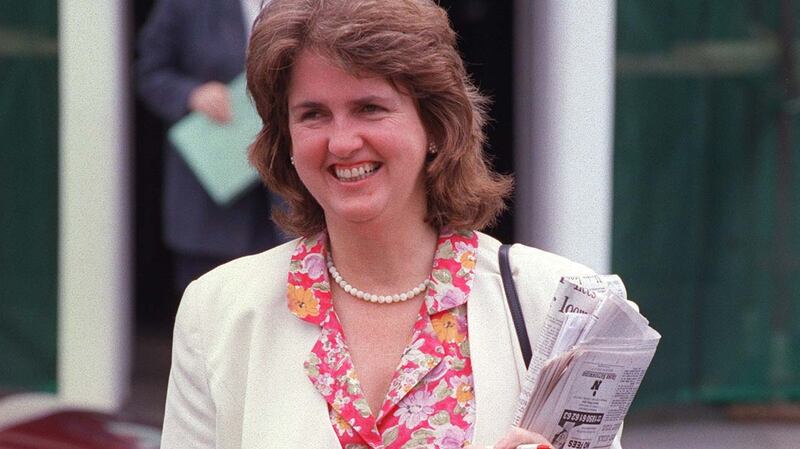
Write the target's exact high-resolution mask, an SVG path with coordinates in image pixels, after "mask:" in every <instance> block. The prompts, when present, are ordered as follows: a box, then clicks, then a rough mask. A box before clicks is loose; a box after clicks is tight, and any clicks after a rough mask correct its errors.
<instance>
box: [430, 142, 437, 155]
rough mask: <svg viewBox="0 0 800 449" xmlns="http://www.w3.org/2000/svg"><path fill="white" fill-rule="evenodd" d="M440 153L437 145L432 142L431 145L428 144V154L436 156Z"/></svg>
mask: <svg viewBox="0 0 800 449" xmlns="http://www.w3.org/2000/svg"><path fill="white" fill-rule="evenodd" d="M438 152H439V148H438V147H437V146H436V144H435V143H433V142H431V143H430V144H428V153H430V154H436V153H438Z"/></svg>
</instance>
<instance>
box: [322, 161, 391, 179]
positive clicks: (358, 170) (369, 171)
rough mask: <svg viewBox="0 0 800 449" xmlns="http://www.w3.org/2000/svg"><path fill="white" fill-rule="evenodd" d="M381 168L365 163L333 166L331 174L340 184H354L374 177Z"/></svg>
mask: <svg viewBox="0 0 800 449" xmlns="http://www.w3.org/2000/svg"><path fill="white" fill-rule="evenodd" d="M380 167H381V164H379V163H377V162H365V163H362V164H354V165H350V166H343V165H335V166H333V167H331V173H332V174H333V175H334V176H335V177H336V179H338V180H339V181H342V182H356V181H361V180H363V179H367V178H369V177H370V176H372V175H374V174H375V172H376V171H378V170H379V169H380Z"/></svg>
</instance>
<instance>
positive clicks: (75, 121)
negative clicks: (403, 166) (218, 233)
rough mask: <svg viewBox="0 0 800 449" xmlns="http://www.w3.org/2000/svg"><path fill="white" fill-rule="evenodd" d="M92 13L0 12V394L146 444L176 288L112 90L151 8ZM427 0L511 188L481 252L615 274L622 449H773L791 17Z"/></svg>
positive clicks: (799, 425)
mask: <svg viewBox="0 0 800 449" xmlns="http://www.w3.org/2000/svg"><path fill="white" fill-rule="evenodd" d="M78 3H81V2H78ZM99 3H102V5H101V4H99ZM99 3H98V4H97V5H91V6H89V5H86V4H84V3H81V4H76V2H70V1H68V0H62V1H60V2H59V1H57V0H4V1H3V2H2V3H0V395H5V396H6V397H11V396H13V395H14V394H19V393H23V392H37V393H44V394H45V395H46V394H51V395H52V397H53V398H55V400H56V401H58V402H59V403H70V404H78V405H81V406H85V407H89V408H92V409H97V410H103V411H109V412H113V413H117V414H121V415H122V416H125V417H127V418H129V419H131V420H134V421H137V422H142V423H148V424H152V425H154V426H158V424H159V422H160V420H161V417H162V414H163V410H162V409H163V400H164V395H165V391H166V379H167V374H168V369H169V345H170V334H171V326H172V320H173V316H174V313H175V310H176V308H177V304H178V301H179V294H180V292H178V291H175V288H174V287H173V282H172V276H173V268H172V261H171V253H170V251H169V250H168V249H167V248H166V247H165V245H164V242H163V239H162V237H161V236H162V231H163V230H162V228H161V201H162V195H163V185H162V172H163V158H164V155H163V149H162V145H161V144H162V142H163V139H164V133H165V131H166V130H165V126H164V125H163V124H162V122H161V121H160V120H158V119H157V118H156V117H155V116H154V115H153V114H152V113H151V112H149V111H148V109H147V108H145V107H144V106H143V105H142V103H141V101H140V100H139V99H138V98H137V96H136V93H135V92H136V85H135V84H136V81H135V78H134V77H133V76H132V70H133V69H132V67H133V64H134V61H135V60H137V58H138V55H137V53H136V50H135V40H136V37H137V33H138V32H139V30H140V29H141V27H142V26H143V24H144V23H145V21H146V19H147V18H148V16H149V14H150V12H151V11H152V8H153V6H154V3H155V2H154V1H152V0H135V1H129V2H124V1H117V2H99ZM440 3H441V4H442V5H443V6H445V7H446V8H448V9H449V11H450V15H451V19H452V21H453V24H454V27H455V28H456V30H457V31H458V33H459V35H460V45H461V50H462V53H463V55H464V58H465V60H466V61H467V65H468V69H469V71H470V72H471V73H472V74H473V76H474V78H475V80H476V81H477V83H478V85H479V86H480V87H481V88H482V89H483V90H484V91H485V92H487V93H488V94H489V95H490V96H491V97H492V98H493V101H494V104H493V107H492V111H491V116H492V118H493V122H492V123H491V125H490V128H489V135H490V142H489V148H488V151H489V152H490V153H491V154H493V157H494V161H495V166H496V168H498V169H499V170H500V171H502V172H505V173H514V174H515V176H516V177H517V182H518V186H517V191H516V194H515V199H514V202H513V205H512V207H511V208H510V209H509V211H508V212H507V213H506V214H505V215H504V216H503V218H502V220H501V222H500V223H499V224H498V226H497V227H496V228H494V229H492V230H491V231H490V233H491V234H493V235H495V236H496V237H498V238H500V239H501V240H503V241H507V242H510V241H520V242H525V243H528V244H533V245H536V246H540V247H543V248H545V249H548V250H551V251H556V252H559V253H563V254H565V255H567V256H570V257H572V258H575V259H577V260H579V261H581V262H584V263H587V264H589V265H591V266H594V267H595V268H597V269H598V270H600V271H609V272H614V273H617V274H619V275H620V276H622V278H623V280H624V281H625V283H626V285H627V287H628V292H629V295H630V297H631V298H632V299H634V300H635V301H636V302H637V303H638V304H639V305H640V308H641V311H642V313H643V314H644V315H645V316H647V317H648V318H649V319H650V320H651V325H652V326H653V327H654V328H655V329H657V330H659V331H660V332H661V334H662V336H663V338H662V342H661V344H660V347H659V350H658V352H657V353H656V357H655V359H654V361H653V363H652V365H651V367H650V369H649V371H648V372H647V376H646V377H645V380H644V383H643V385H642V387H641V389H640V391H639V394H638V396H637V399H636V400H635V402H634V408H633V410H632V411H631V413H630V415H629V419H628V421H627V424H626V435H625V438H624V439H623V442H625V443H626V444H625V446H626V447H631V448H638V447H650V448H653V447H668V446H671V447H675V446H684V447H749V446H748V445H749V444H752V443H760V447H786V448H789V447H793V448H796V447H798V444H800V443H797V442H798V441H800V407H798V405H797V404H798V403H797V402H796V401H798V400H800V350H798V349H797V348H798V347H800V324H799V323H800V319H799V318H800V174H798V166H799V165H798V164H800V127H798V123H800V121H799V120H798V117H797V115H798V112H800V97H799V96H798V95H800V91H798V74H797V67H798V65H797V57H798V56H799V55H800V53H798V38H800V35H798V29H797V28H798V25H800V21H799V19H800V9H799V8H798V5H797V2H795V1H791V0H694V1H688V0H672V1H653V2H645V1H640V0H618V1H616V2H614V1H611V0H604V1H590V0H565V1H559V0H516V1H511V0H508V1H489V0H442V1H441V2H440ZM2 402H3V400H2V399H0V412H2V411H3V408H2V406H1V404H2ZM681 438H685V439H681ZM745 443H747V444H745ZM715 444H716V445H715Z"/></svg>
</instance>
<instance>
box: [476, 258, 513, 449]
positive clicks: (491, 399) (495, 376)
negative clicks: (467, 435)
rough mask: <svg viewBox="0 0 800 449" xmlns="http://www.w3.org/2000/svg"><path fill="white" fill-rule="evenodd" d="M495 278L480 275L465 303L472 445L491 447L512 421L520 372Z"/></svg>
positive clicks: (502, 300)
mask: <svg viewBox="0 0 800 449" xmlns="http://www.w3.org/2000/svg"><path fill="white" fill-rule="evenodd" d="M504 298H505V296H504V294H503V288H502V282H501V280H500V276H499V275H496V274H487V273H479V274H477V275H476V277H475V283H474V286H473V289H472V293H471V294H470V298H469V301H468V302H467V320H468V322H469V342H470V358H471V360H472V375H473V379H474V382H475V404H476V410H475V437H474V444H482V445H490V444H494V443H496V442H497V440H499V439H500V438H501V437H502V436H503V435H505V433H506V432H507V431H508V429H509V427H510V426H511V422H512V420H513V417H514V410H515V408H516V404H517V398H518V396H519V392H520V388H521V384H522V379H524V375H525V368H524V363H523V361H522V356H521V354H520V349H519V343H518V342H517V338H516V335H515V334H514V331H513V329H514V324H513V321H512V318H511V315H510V313H509V311H508V306H507V304H506V303H505V300H504Z"/></svg>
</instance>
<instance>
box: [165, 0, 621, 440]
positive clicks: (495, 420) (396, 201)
mask: <svg viewBox="0 0 800 449" xmlns="http://www.w3.org/2000/svg"><path fill="white" fill-rule="evenodd" d="M247 74H248V86H249V89H250V91H251V94H252V96H253V98H254V100H255V103H256V107H257V109H258V111H259V114H260V115H261V118H262V120H263V122H264V128H263V129H262V131H261V133H260V134H259V136H258V137H257V139H256V142H255V143H254V145H253V147H252V149H251V160H252V162H253V163H254V164H255V165H256V167H257V168H258V170H259V172H260V173H261V175H262V177H263V178H264V180H265V182H266V183H267V184H268V185H269V187H270V188H271V189H273V190H275V191H276V192H278V193H279V194H280V195H281V196H283V197H284V198H285V199H286V201H287V204H288V210H287V211H281V210H277V211H276V213H275V214H274V217H275V219H276V221H277V222H278V223H279V224H281V226H282V227H284V228H285V229H286V230H288V231H290V232H293V233H296V234H298V235H300V236H301V237H300V238H299V239H297V240H294V241H292V242H289V243H287V244H284V245H281V246H279V247H276V248H274V249H272V250H270V251H267V252H264V253H262V254H259V255H255V256H251V257H246V258H242V259H238V260H236V261H234V262H231V263H229V264H226V265H223V266H222V267H219V268H217V269H215V270H213V271H212V272H211V273H209V274H207V275H206V276H203V277H202V278H201V279H199V280H198V281H196V282H194V283H192V284H191V285H190V286H189V288H188V289H187V291H186V293H185V295H184V298H183V300H182V303H181V306H180V310H179V312H178V318H177V322H176V327H175V339H174V342H173V367H172V372H171V377H170V385H169V392H168V396H167V407H166V413H165V421H164V433H163V440H162V447H164V448H176V447H192V448H207V447H224V448H236V447H243V448H245V447H265V446H266V447H281V448H295V447H297V448H299V447H315V448H316V447H339V446H341V447H345V448H356V447H357V448H363V447H386V448H399V447H403V446H405V445H407V444H409V443H411V444H417V445H419V446H421V447H438V448H460V447H464V446H465V445H469V444H489V443H495V448H497V449H505V448H510V447H516V446H517V445H519V444H523V443H534V444H537V443H538V444H547V442H546V441H545V439H544V438H543V437H542V436H541V435H538V434H535V433H532V432H527V431H524V430H522V429H511V430H509V429H508V425H509V423H510V422H511V421H512V416H513V412H514V408H515V405H516V400H517V397H518V394H519V390H518V388H519V387H518V386H519V385H520V381H521V379H522V378H523V376H524V374H525V371H526V369H525V366H524V364H523V362H522V360H521V354H520V353H519V350H518V347H517V346H516V345H515V344H514V339H515V338H516V334H515V331H514V329H513V323H512V321H511V319H510V316H509V315H508V311H507V306H506V300H505V298H504V295H503V289H502V283H501V281H500V275H499V268H498V263H497V251H498V248H499V245H500V243H499V242H498V241H497V240H495V239H493V238H492V237H489V236H488V235H485V234H482V233H480V232H478V231H476V229H482V228H484V227H486V226H488V225H489V224H490V223H492V221H493V220H494V219H495V218H496V217H497V214H498V213H500V211H501V210H502V209H503V207H504V200H505V198H506V197H507V196H508V194H509V192H510V189H511V180H510V179H509V178H507V177H505V176H501V175H498V174H496V173H494V172H493V171H492V170H491V169H490V168H489V166H488V164H487V162H486V160H485V157H484V153H483V148H482V147H483V142H484V134H483V125H484V122H485V120H486V117H485V104H486V100H485V99H484V97H482V96H481V95H480V94H479V93H478V92H477V90H476V89H475V87H474V86H473V85H472V83H471V82H470V80H469V79H468V77H467V75H466V73H465V71H464V67H463V63H462V61H461V59H460V57H459V55H458V52H457V50H456V48H455V34H454V32H453V31H452V29H451V28H450V25H449V22H448V18H447V14H446V12H445V11H444V10H442V9H441V8H439V7H438V6H436V5H435V4H434V3H433V2H432V1H430V0H395V1H392V2H386V1H382V0H372V1H370V0H365V1H359V2H353V1H349V0H324V1H323V0H274V1H273V2H272V3H271V4H270V5H269V6H267V8H266V9H265V10H264V12H263V13H262V15H261V16H260V19H259V20H258V21H257V22H256V25H255V28H254V30H253V36H252V38H251V42H250V47H249V56H248V63H247ZM512 262H513V263H514V273H516V282H517V287H518V289H519V291H520V297H521V298H523V299H524V301H525V304H523V308H524V311H525V317H526V321H527V326H528V328H529V329H537V328H539V327H540V326H541V325H542V319H543V317H544V316H545V312H546V309H547V307H548V305H549V301H550V297H551V295H552V292H553V291H554V290H555V288H556V285H557V283H558V280H559V278H560V277H561V276H563V275H580V274H588V273H590V272H591V271H590V270H588V269H587V268H585V267H582V266H580V265H578V264H575V263H572V262H570V261H568V260H566V259H564V258H561V257H559V256H555V255H552V254H549V253H546V252H543V251H540V250H536V249H534V248H528V247H523V246H521V245H518V246H516V247H515V248H514V252H513V254H512ZM533 334H534V335H535V332H533ZM614 447H619V445H618V442H616V443H615V446H614Z"/></svg>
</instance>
